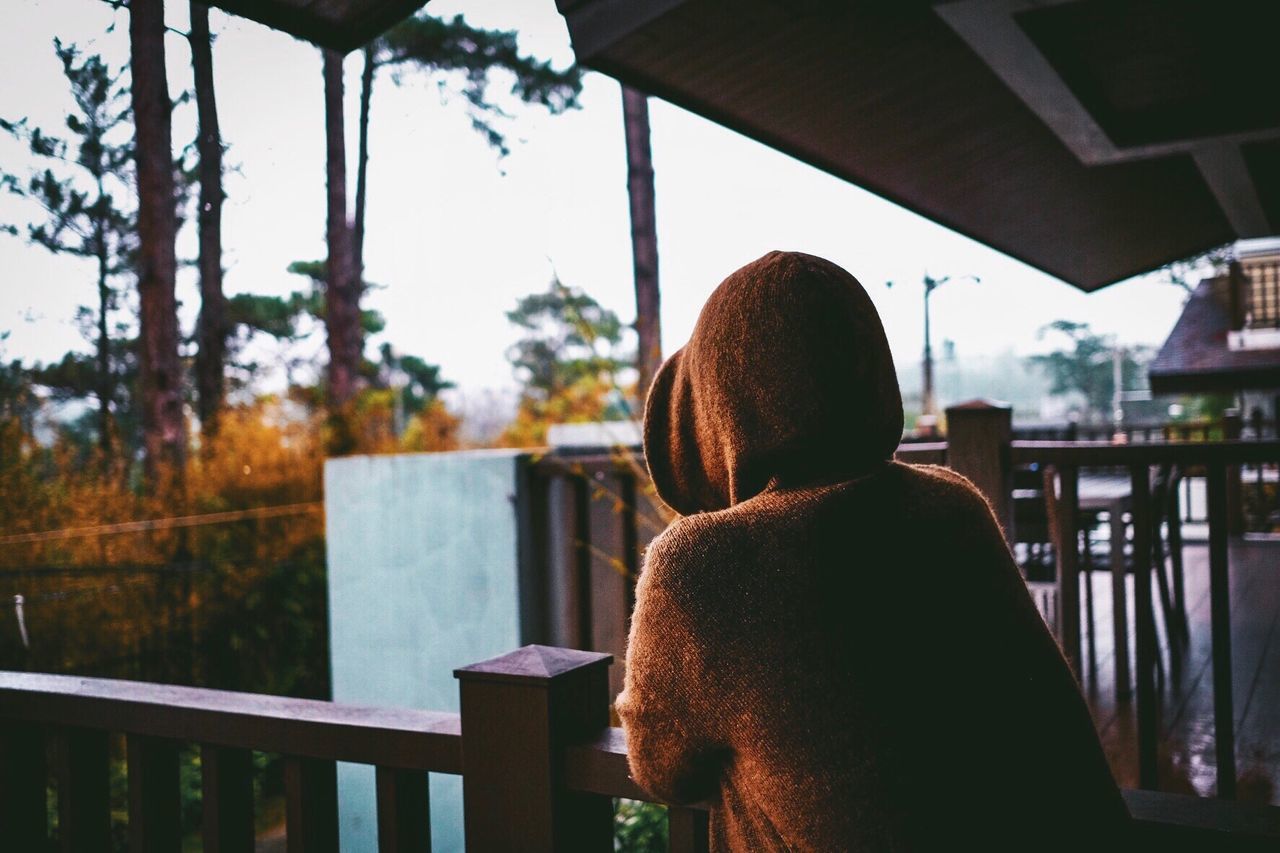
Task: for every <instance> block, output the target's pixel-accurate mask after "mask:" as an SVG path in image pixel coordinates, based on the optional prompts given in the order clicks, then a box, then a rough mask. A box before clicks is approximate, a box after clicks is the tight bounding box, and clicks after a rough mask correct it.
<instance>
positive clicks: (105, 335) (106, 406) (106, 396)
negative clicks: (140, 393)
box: [93, 178, 115, 473]
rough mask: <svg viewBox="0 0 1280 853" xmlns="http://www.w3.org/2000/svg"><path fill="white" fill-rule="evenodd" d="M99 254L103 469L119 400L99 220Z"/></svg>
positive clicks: (102, 230) (106, 263) (100, 191)
mask: <svg viewBox="0 0 1280 853" xmlns="http://www.w3.org/2000/svg"><path fill="white" fill-rule="evenodd" d="M102 196H103V189H102V180H101V178H99V179H98V198H99V199H101V198H102ZM93 236H94V243H95V244H96V245H95V246H94V250H95V253H96V254H97V256H98V257H97V260H98V353H97V357H98V449H99V450H100V451H101V453H102V469H103V472H104V473H105V472H106V471H107V470H109V469H110V467H111V438H112V435H111V432H112V430H111V402H112V398H114V397H115V379H114V377H112V375H111V334H110V331H109V327H108V323H107V321H108V316H107V315H108V313H109V312H110V310H111V286H110V284H109V283H108V281H107V277H108V275H109V268H110V258H109V257H108V254H107V234H106V227H105V226H104V225H103V223H102V221H101V220H99V221H98V224H97V226H96V230H95V233H94V235H93Z"/></svg>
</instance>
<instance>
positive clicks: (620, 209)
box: [0, 0, 1183, 392]
mask: <svg viewBox="0 0 1280 853" xmlns="http://www.w3.org/2000/svg"><path fill="white" fill-rule="evenodd" d="M168 5H169V11H168V14H169V21H168V23H169V25H170V26H171V27H172V28H174V29H175V30H178V31H185V29H186V27H187V13H186V10H187V4H186V3H173V2H171V3H169V4H168ZM4 7H5V11H4V24H5V25H4V26H3V27H0V63H3V67H2V69H0V72H2V79H4V80H5V81H6V85H5V86H4V89H3V94H2V95H0V117H4V118H10V119H13V118H18V117H22V116H30V117H31V119H32V120H33V122H35V123H37V124H42V125H44V126H47V127H50V128H56V127H58V126H60V123H61V121H62V116H63V115H65V113H66V111H67V107H68V105H69V100H70V99H69V95H68V94H67V88H66V84H65V82H64V80H63V78H62V74H61V70H60V66H59V63H58V60H57V59H56V57H55V56H54V53H53V47H52V40H53V38H54V37H55V36H59V37H61V38H62V40H63V41H64V42H75V43H77V44H79V45H80V46H81V47H82V48H83V49H85V50H86V51H96V52H101V53H102V54H104V55H105V56H106V57H107V58H108V59H109V60H111V61H112V62H113V63H115V64H117V65H118V64H120V63H122V62H124V61H125V60H126V58H127V48H128V45H127V41H128V34H127V27H128V23H127V20H126V18H125V13H124V12H119V13H117V12H113V11H112V10H111V9H110V8H109V7H108V6H107V5H106V4H104V3H103V2H101V0H4ZM428 8H429V9H430V10H431V11H432V12H433V13H435V14H438V15H452V14H454V13H455V12H463V13H464V14H465V15H466V16H467V18H468V19H469V20H470V21H471V22H472V23H473V24H477V25H480V26H486V27H502V28H514V29H517V30H519V32H520V44H521V47H522V48H523V49H525V50H526V51H528V52H530V53H533V54H535V55H537V56H540V57H546V58H551V59H553V60H554V61H555V62H556V63H559V64H567V63H568V62H570V61H571V60H572V50H571V48H570V45H569V39H568V34H567V31H566V29H565V26H564V23H563V21H562V20H561V18H560V17H559V15H558V14H557V13H556V11H555V4H554V1H553V0H433V2H431V3H430V5H429V6H428ZM113 22H115V23H116V24H117V26H116V27H115V30H114V31H113V32H107V28H108V27H109V26H110V25H111V24H112V23H113ZM212 26H213V30H214V32H215V34H216V36H217V41H216V44H215V46H214V67H215V75H216V82H217V95H218V101H219V104H218V105H219V111H220V118H221V122H222V132H223V137H224V141H225V142H226V143H227V145H228V146H229V151H228V156H227V162H228V165H229V166H230V167H232V168H233V171H232V172H231V173H230V174H229V175H228V176H227V179H226V191H227V194H228V200H227V204H226V207H225V212H224V237H223V239H224V246H225V250H226V258H225V262H226V265H227V267H228V271H227V276H226V288H227V290H228V292H229V293H236V292H242V291H250V292H259V293H274V294H284V293H288V292H289V291H290V290H293V289H296V288H298V287H300V286H301V285H302V284H303V282H302V281H301V280H300V279H298V278H297V277H296V276H292V275H290V274H288V273H287V272H286V267H287V266H288V264H289V263H290V262H291V261H294V260H298V259H314V258H321V257H323V255H324V222H325V189H324V176H325V172H324V128H323V103H322V94H323V92H322V85H321V77H320V58H319V53H318V51H317V50H316V49H315V48H314V47H312V46H310V45H308V44H305V43H302V42H299V41H296V40H294V39H293V38H291V37H289V36H287V35H283V34H281V33H278V32H275V31H272V30H269V29H267V28H265V27H262V26H260V25H258V24H254V23H251V22H249V21H245V20H243V19H239V18H232V17H229V16H226V15H223V14H222V13H220V12H218V11H217V10H215V11H214V12H213V14H212ZM167 48H168V52H169V85H170V89H171V91H173V92H175V93H176V92H178V91H180V90H181V89H182V88H184V87H187V86H190V81H191V73H190V55H189V52H188V50H187V46H186V43H185V41H184V40H183V38H182V37H181V36H180V35H179V34H177V33H175V34H172V35H171V36H170V38H169V40H168V43H167ZM346 70H347V93H348V108H347V109H348V112H347V115H348V130H349V143H348V150H349V152H352V157H354V151H355V133H356V126H355V125H356V123H355V117H356V115H357V103H356V102H357V98H358V87H359V74H360V59H359V56H358V55H353V56H352V57H350V58H349V59H348V61H347V66H346ZM499 88H502V87H501V86H499ZM518 112H519V114H520V117H519V118H518V120H516V121H515V122H514V124H513V125H512V139H513V142H514V145H513V151H512V154H511V155H510V156H509V157H508V158H506V159H505V160H504V161H499V160H498V158H497V156H496V155H495V153H494V152H493V151H492V150H491V149H490V148H489V147H488V146H487V145H486V144H485V143H484V141H483V140H482V139H481V138H480V137H479V136H478V135H477V134H476V133H475V132H474V131H473V130H472V129H471V127H470V125H469V123H468V120H467V118H466V116H465V113H464V112H463V110H462V109H461V107H460V106H459V105H458V104H457V103H456V101H455V102H454V103H442V99H441V96H440V94H439V91H438V89H437V82H436V81H432V80H426V79H424V78H423V77H422V76H421V75H415V74H406V75H404V78H403V80H402V81H401V85H399V86H397V85H396V84H395V83H394V82H393V80H392V78H391V77H390V75H386V76H380V77H379V80H378V84H377V87H376V89H375V92H374V102H373V120H372V125H371V128H372V129H371V146H370V148H371V163H370V169H369V181H370V189H369V213H368V237H367V242H366V267H367V277H368V278H369V280H371V281H373V282H377V283H378V284H381V285H384V287H383V289H380V290H377V291H374V292H373V293H371V294H370V295H369V296H368V297H367V304H368V305H369V307H373V308H377V309H378V310H380V311H382V312H383V313H384V314H385V315H386V317H387V321H388V323H387V329H386V332H385V335H384V337H385V338H386V339H389V340H391V341H392V342H393V343H394V345H395V346H396V347H397V348H398V349H399V350H401V351H404V352H409V353H414V354H418V355H421V356H422V357H424V358H426V359H427V360H429V361H432V362H435V363H438V364H440V365H441V366H442V368H443V371H444V374H445V376H446V377H448V378H450V379H452V380H453V381H455V382H457V383H458V384H459V385H460V386H461V387H462V388H463V389H465V390H467V391H469V392H476V391H480V390H482V389H489V388H502V387H505V386H510V385H511V384H513V380H512V378H511V371H510V367H509V365H508V364H507V362H506V361H505V359H504V355H503V354H504V351H505V350H506V348H507V347H508V346H509V345H510V343H511V342H512V340H513V339H514V332H513V330H512V329H511V327H510V326H509V324H508V323H507V321H506V319H505V317H504V315H503V312H504V311H505V310H507V309H509V308H510V307H512V305H513V304H514V302H515V300H516V299H517V298H518V297H520V296H521V295H523V294H526V293H530V292H533V291H535V290H540V289H543V288H544V287H545V286H546V283H547V281H548V279H549V277H550V275H551V270H552V267H553V265H554V268H555V270H556V271H557V272H558V273H559V275H560V277H561V279H562V280H563V281H565V282H566V283H567V284H570V285H572V286H575V287H580V288H582V289H584V290H586V291H587V292H589V293H590V294H592V295H593V296H594V297H596V298H597V299H598V300H600V301H601V302H602V303H604V304H605V305H607V306H609V307H611V308H614V309H615V310H617V311H618V313H619V314H620V315H621V316H623V317H624V318H625V319H628V320H630V319H633V318H634V315H635V307H634V304H635V303H634V297H633V295H632V289H631V288H632V280H631V259H630V230H629V229H630V225H629V217H628V212H627V196H626V161H625V152H624V148H623V134H622V110H621V103H620V99H619V91H618V85H617V83H616V82H614V81H613V80H611V79H610V78H608V77H605V76H602V75H599V74H588V75H587V77H586V84H585V90H584V92H583V96H582V109H581V110H578V111H574V112H571V113H569V114H566V115H564V116H561V117H548V116H547V115H546V114H545V113H544V112H542V111H540V110H537V109H525V110H519V111H518ZM193 113H194V110H193V108H192V107H185V108H182V109H181V110H180V111H179V113H178V115H177V117H176V118H175V127H174V140H175V145H181V144H185V143H186V142H188V141H189V140H190V139H192V138H193V135H194V114H193ZM651 113H652V124H653V157H654V167H655V172H656V176H657V177H656V181H657V220H658V250H659V257H660V276H661V283H662V324H663V340H664V343H665V345H666V349H667V351H668V352H670V351H671V350H674V349H675V348H676V347H678V346H679V345H680V344H682V343H683V342H684V341H685V340H686V339H687V338H688V335H689V332H690V330H691V329H692V327H693V323H694V321H695V320H696V318H697V314H698V311H699V309H700V308H701V306H702V303H703V301H704V300H705V299H706V297H707V295H708V294H709V293H710V291H711V290H712V288H714V287H715V285H716V284H717V283H718V282H719V281H720V280H721V279H722V278H723V277H724V276H725V275H727V274H728V273H729V272H731V271H732V270H733V269H735V268H736V267H738V266H740V265H742V264H743V263H746V262H747V261H750V260H752V259H754V258H756V257H758V256H759V255H761V254H763V253H764V252H766V251H769V250H770V249H774V248H780V249H796V250H803V251H807V252H812V253H814V254H818V255H823V256H825V257H828V258H830V259H832V260H833V261H835V262H837V263H839V264H841V265H843V266H844V267H846V268H847V269H848V270H850V271H851V272H852V273H853V274H854V275H855V276H857V277H858V278H859V279H860V280H861V281H862V283H863V284H864V285H865V286H866V288H867V290H868V291H869V292H870V293H871V296H872V298H873V299H874V300H875V302H876V305H877V306H878V308H879V310H880V312H881V315H882V316H883V318H884V322H885V326H886V328H887V330H888V335H889V340H890V343H891V345H892V347H893V349H894V352H895V355H896V357H897V359H898V361H899V365H900V366H902V365H903V364H905V363H907V362H915V361H917V360H918V358H919V353H920V349H921V345H922V329H921V325H922V323H921V306H920V302H921V288H920V278H921V276H922V275H923V274H924V273H925V272H926V271H928V272H930V273H931V274H933V275H935V276H940V275H946V274H951V275H963V274H975V275H979V276H981V278H982V283H981V284H979V285H974V284H971V283H954V284H951V285H948V286H946V287H945V288H943V289H941V290H939V291H938V292H937V293H936V294H935V296H934V297H933V306H934V317H933V321H934V335H935V338H934V341H935V345H939V344H940V343H941V341H942V340H944V339H951V340H953V341H954V342H955V346H956V351H957V354H958V356H959V358H960V359H962V360H963V359H965V358H967V357H973V356H978V355H985V354H993V353H997V352H1003V351H1006V350H1009V349H1013V350H1015V351H1017V352H1020V353H1028V352H1033V351H1037V350H1044V349H1045V348H1046V347H1047V346H1048V345H1049V344H1050V343H1052V341H1051V340H1050V341H1046V340H1041V339H1039V338H1038V337H1037V333H1038V330H1039V329H1040V328H1041V327H1042V326H1044V325H1045V324H1046V323H1049V322H1052V321H1054V320H1058V319H1070V320H1078V321H1085V322H1089V323H1091V324H1092V325H1093V326H1094V327H1095V328H1096V329H1098V330H1099V331H1103V332H1106V333H1110V334H1115V335H1116V336H1117V337H1118V339H1119V340H1121V341H1122V342H1125V343H1145V344H1159V343H1161V342H1162V341H1163V340H1164V338H1165V336H1166V335H1167V334H1168V332H1169V329H1170V328H1171V327H1172V325H1173V322H1174V321H1175V319H1176V318H1177V315H1178V312H1179V310H1180V308H1181V304H1182V298H1183V297H1182V294H1181V292H1180V291H1178V290H1177V289H1176V288H1174V287H1171V286H1169V285H1168V284H1163V283H1159V282H1156V281H1152V280H1134V281H1130V282H1125V283H1121V284H1118V285H1115V286H1112V287H1109V288H1106V289H1104V290H1103V291H1101V292H1099V293H1096V294H1092V295H1085V294H1083V293H1081V292H1079V291H1077V290H1076V289H1075V288H1073V287H1070V286H1069V285H1066V284H1064V283H1062V282H1060V281H1058V280H1057V279H1054V278H1052V277H1049V276H1046V275H1044V274H1043V273H1040V272H1037V271H1036V270H1033V269H1031V268H1030V267H1027V266H1025V265H1024V264H1021V263H1020V262H1018V261H1015V260H1012V259H1011V258H1008V257H1007V256H1005V255H1002V254H1000V253H998V252H996V251H993V250H991V249H988V248H986V247H984V246H982V245H980V244H978V243H976V242H974V241H972V240H969V239H967V238H965V237H961V236H959V235H957V234H955V233H954V232H951V231H948V230H947V229H945V228H943V227H941V226H938V225H935V224H933V223H931V222H929V221H927V220H925V219H923V218H921V217H919V216H916V215H915V214H912V213H909V212H907V211H905V210H903V209H902V208H899V207H897V206H895V205H893V204H892V203H890V202H888V201H885V200H883V199H880V198H878V197H876V196H874V195H872V194H871V193H869V192H866V191H864V190H861V189H859V188H857V187H854V186H852V185H850V184H847V183H845V182H843V181H840V180H838V179H836V178H833V177H830V176H828V175H826V174H824V173H822V172H819V171H818V170H816V169H813V168H810V167H809V166H806V165H803V164H801V163H799V162H798V161H796V160H793V159H791V158H789V157H787V156H785V155H783V154H780V153H778V152H776V151H773V150H772V149H769V148H767V147H765V146H764V145H761V144H759V143H756V142H753V141H750V140H748V139H746V138H744V137H742V136H739V135H737V134H735V133H733V132H731V131H729V130H726V129H724V128H721V127H719V126H717V125H715V124H713V123H711V122H709V121H706V120H704V119H702V118H699V117H697V116H695V115H693V114H691V113H688V112H685V111H683V110H681V109H678V108H676V107H673V106H671V105H668V104H665V103H663V102H660V101H656V100H655V101H653V102H652V106H651ZM0 164H2V165H3V167H4V168H5V169H7V170H10V171H20V170H22V169H23V168H24V167H25V165H26V164H27V158H25V157H24V155H23V151H22V148H21V147H20V146H18V145H16V144H15V143H13V142H11V141H9V140H0ZM351 165H352V167H351V169H350V172H351V176H352V179H353V181H354V172H355V169H354V162H353V163H352V164H351ZM24 215H26V211H25V210H24V208H22V207H21V205H20V204H18V203H16V202H15V201H13V200H12V199H10V198H7V197H0V221H8V222H13V221H21V218H22V217H23V216H24ZM188 232H193V229H188ZM179 249H180V252H183V253H185V254H186V256H187V257H191V256H193V255H194V250H195V249H194V233H184V235H183V237H182V239H181V243H180V247H179ZM0 275H2V276H3V279H2V280H0V332H4V331H8V332H9V333H10V336H9V338H8V340H7V341H5V342H3V343H0V355H3V356H4V357H5V358H15V357H17V358H22V359H23V360H26V361H34V360H41V361H49V360H52V359H55V358H58V357H60V355H61V354H62V353H63V352H65V351H66V350H67V349H68V348H71V347H84V344H83V342H82V341H81V340H80V338H79V335H78V333H77V331H76V329H75V326H74V324H73V322H72V318H73V315H74V312H75V307H76V306H77V305H79V304H87V303H91V302H92V300H93V298H94V285H93V281H94V279H93V271H92V267H91V265H89V264H88V263H86V262H83V261H77V260H74V259H71V258H65V257H64V258H54V257H51V256H50V255H49V254H48V253H46V252H45V251H44V250H43V249H40V248H36V247H32V246H30V245H27V244H26V243H25V242H24V241H22V240H20V239H16V238H11V237H8V236H4V235H0ZM888 280H892V281H894V282H895V286H894V287H893V288H892V289H888V288H886V287H885V286H884V282H885V281H888ZM179 298H180V299H181V300H182V302H183V306H182V321H183V324H184V328H185V329H186V330H188V331H189V330H190V328H191V326H192V324H193V322H194V317H195V314H196V311H197V310H198V303H197V296H196V289H195V280H194V273H193V271H191V270H189V269H188V270H184V271H183V273H182V279H181V281H180V284H179Z"/></svg>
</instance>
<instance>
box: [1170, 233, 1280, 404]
mask: <svg viewBox="0 0 1280 853" xmlns="http://www.w3.org/2000/svg"><path fill="white" fill-rule="evenodd" d="M1234 254H1235V260H1234V261H1233V262H1232V264H1231V267H1230V269H1229V271H1228V272H1227V273H1226V274H1225V275H1220V276H1216V277H1214V278H1208V279H1205V280H1203V281H1201V282H1200V285H1199V286H1198V287H1197V288H1196V289H1195V292H1194V293H1192V294H1191V298H1190V299H1188V300H1187V304H1186V306H1185V307H1184V308H1183V309H1182V316H1181V317H1179V318H1178V322H1177V324H1176V325H1175V326H1174V327H1173V331H1172V332H1170V333H1169V339H1168V340H1166V341H1165V342H1164V346H1163V347H1161V348H1160V353H1159V355H1157V356H1156V358H1155V360H1154V361H1152V362H1151V366H1150V368H1149V376H1150V378H1151V390H1152V391H1153V392H1154V393H1156V394H1232V395H1234V396H1235V397H1236V398H1237V400H1238V402H1239V404H1240V407H1241V409H1242V414H1244V415H1245V417H1246V418H1248V417H1249V416H1250V415H1251V414H1252V413H1253V412H1254V411H1255V410H1256V411H1260V412H1262V413H1263V415H1264V417H1266V418H1267V419H1268V420H1274V419H1275V417H1276V414H1277V395H1280V237H1266V238H1261V239H1254V240H1241V241H1240V242H1238V243H1237V244H1236V246H1235V253H1234Z"/></svg>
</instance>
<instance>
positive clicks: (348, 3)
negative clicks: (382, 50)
mask: <svg viewBox="0 0 1280 853" xmlns="http://www.w3.org/2000/svg"><path fill="white" fill-rule="evenodd" d="M424 3H426V0H209V5H211V6H216V7H218V8H219V9H223V10H225V11H227V12H230V13H231V14H233V15H239V16H241V17H243V18H249V19H250V20H254V21H257V22H258V23H260V24H266V25H267V26H268V27H272V28H274V29H277V30H283V31H284V32H286V33H289V34H291V35H294V36H297V37H298V38H301V39H306V40H307V41H309V42H314V43H315V44H317V45H320V46H321V47H331V48H334V49H336V50H340V51H342V52H343V53H346V52H347V51H349V50H354V49H355V48H357V47H360V46H361V45H363V44H365V43H366V42H368V41H369V40H370V39H372V38H373V37H374V36H376V35H378V34H379V33H381V32H383V31H384V30H386V29H387V28H388V27H390V26H391V25H392V24H395V23H397V22H398V21H400V20H401V19H403V18H407V17H408V16H409V15H411V14H412V13H413V12H415V11H417V10H418V9H420V8H421V7H422V6H423V4H424Z"/></svg>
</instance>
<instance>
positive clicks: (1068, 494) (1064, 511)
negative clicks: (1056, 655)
mask: <svg viewBox="0 0 1280 853" xmlns="http://www.w3.org/2000/svg"><path fill="white" fill-rule="evenodd" d="M1054 479H1055V478H1054V476H1053V474H1052V469H1046V471H1045V478H1044V489H1045V501H1046V506H1047V508H1048V509H1049V517H1050V522H1051V523H1052V525H1053V528H1054V529H1053V534H1054V536H1053V539H1054V542H1053V544H1054V548H1055V550H1056V551H1057V557H1058V641H1059V642H1060V643H1061V644H1062V653H1063V654H1064V655H1065V656H1066V658H1067V663H1069V664H1070V665H1071V671H1072V672H1073V673H1075V676H1076V679H1077V680H1078V681H1079V680H1083V667H1082V666H1081V665H1080V563H1079V557H1080V545H1079V542H1080V533H1079V527H1080V525H1079V520H1078V516H1077V512H1078V511H1079V507H1078V504H1079V501H1078V499H1077V494H1078V491H1079V488H1078V483H1079V478H1078V471H1077V469H1076V467H1075V466H1074V465H1064V466H1062V467H1061V469H1060V470H1059V471H1058V478H1057V479H1059V480H1060V481H1061V483H1062V494H1061V496H1057V495H1056V494H1055V493H1054V486H1055V484H1054Z"/></svg>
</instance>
